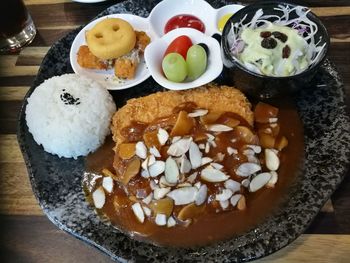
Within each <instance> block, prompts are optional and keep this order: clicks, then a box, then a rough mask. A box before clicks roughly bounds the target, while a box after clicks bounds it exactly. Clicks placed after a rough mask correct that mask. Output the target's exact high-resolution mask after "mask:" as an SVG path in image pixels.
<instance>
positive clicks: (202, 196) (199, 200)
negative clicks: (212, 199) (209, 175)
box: [194, 184, 208, 205]
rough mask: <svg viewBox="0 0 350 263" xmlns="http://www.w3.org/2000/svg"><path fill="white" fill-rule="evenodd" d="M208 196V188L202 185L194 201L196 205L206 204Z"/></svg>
mask: <svg viewBox="0 0 350 263" xmlns="http://www.w3.org/2000/svg"><path fill="white" fill-rule="evenodd" d="M207 195H208V187H207V186H206V185H205V184H202V185H201V187H199V190H198V192H197V194H196V197H195V200H194V201H195V203H196V205H202V204H204V202H205V200H206V199H207Z"/></svg>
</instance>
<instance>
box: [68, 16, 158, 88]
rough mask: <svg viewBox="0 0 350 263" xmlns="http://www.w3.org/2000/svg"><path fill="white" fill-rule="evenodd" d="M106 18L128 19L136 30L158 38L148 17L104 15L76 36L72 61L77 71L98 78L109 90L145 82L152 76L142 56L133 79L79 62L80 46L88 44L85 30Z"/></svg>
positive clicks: (71, 51) (71, 56)
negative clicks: (84, 65)
mask: <svg viewBox="0 0 350 263" xmlns="http://www.w3.org/2000/svg"><path fill="white" fill-rule="evenodd" d="M106 18H121V19H124V20H126V21H128V22H129V23H130V24H131V25H132V26H133V28H134V29H135V30H138V31H145V32H146V33H147V35H148V36H149V37H150V38H151V41H154V40H155V38H156V36H155V35H154V33H153V30H152V29H151V27H150V24H149V23H148V19H147V18H143V17H140V16H135V15H130V14H113V15H107V16H103V17H100V18H98V19H96V20H94V21H92V22H91V23H89V24H88V25H86V26H85V27H84V28H83V29H82V30H81V31H80V32H79V33H78V35H77V36H76V37H75V39H74V41H73V43H72V47H71V50H70V63H71V65H72V68H73V70H74V72H75V73H77V74H79V75H83V76H86V77H89V78H92V79H94V80H97V81H99V82H101V83H102V84H103V85H104V86H105V87H106V88H107V89H109V90H120V89H126V88H130V87H133V86H135V85H137V84H139V83H141V82H143V81H144V80H146V79H147V78H148V77H149V76H150V73H149V71H148V69H147V66H146V64H145V63H144V59H143V58H142V57H141V61H140V63H139V65H138V67H137V70H136V75H135V78H134V79H131V80H119V79H117V78H116V77H115V76H114V70H113V69H110V70H94V69H86V68H82V67H80V65H79V64H78V61H77V53H78V50H79V47H80V46H81V45H86V41H85V32H86V31H87V30H89V29H91V28H92V27H93V26H94V25H95V24H96V23H98V22H99V21H101V20H103V19H106Z"/></svg>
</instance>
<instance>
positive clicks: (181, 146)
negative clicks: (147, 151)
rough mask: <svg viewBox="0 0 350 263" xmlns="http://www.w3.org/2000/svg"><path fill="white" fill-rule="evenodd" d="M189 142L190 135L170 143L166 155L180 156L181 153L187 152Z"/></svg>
mask: <svg viewBox="0 0 350 263" xmlns="http://www.w3.org/2000/svg"><path fill="white" fill-rule="evenodd" d="M191 142H192V137H188V138H182V139H180V140H178V141H177V142H175V143H173V144H171V145H170V147H169V149H168V151H167V153H168V155H171V156H175V157H180V156H181V155H183V154H185V153H187V152H188V150H189V149H190V144H191Z"/></svg>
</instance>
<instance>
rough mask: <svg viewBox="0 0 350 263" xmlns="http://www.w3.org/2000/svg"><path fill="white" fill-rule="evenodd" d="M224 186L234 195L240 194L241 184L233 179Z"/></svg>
mask: <svg viewBox="0 0 350 263" xmlns="http://www.w3.org/2000/svg"><path fill="white" fill-rule="evenodd" d="M224 185H225V188H227V189H230V190H231V191H232V193H235V192H239V191H240V190H241V184H240V183H239V182H236V181H234V180H232V179H228V180H227V181H226V182H225V184H224Z"/></svg>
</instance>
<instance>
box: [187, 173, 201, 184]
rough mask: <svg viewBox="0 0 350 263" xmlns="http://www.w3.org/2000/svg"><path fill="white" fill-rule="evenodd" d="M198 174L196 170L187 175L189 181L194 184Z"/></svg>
mask: <svg viewBox="0 0 350 263" xmlns="http://www.w3.org/2000/svg"><path fill="white" fill-rule="evenodd" d="M197 175H198V172H194V173H193V174H191V175H190V176H189V177H187V179H186V180H187V182H189V183H191V184H192V183H193V182H194V180H196V178H197Z"/></svg>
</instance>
